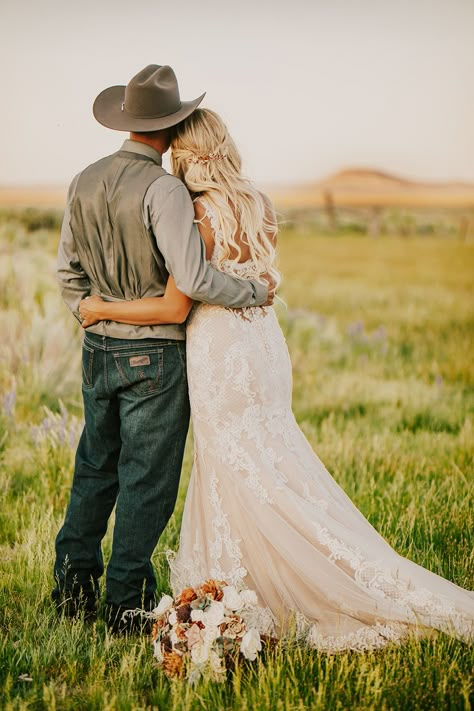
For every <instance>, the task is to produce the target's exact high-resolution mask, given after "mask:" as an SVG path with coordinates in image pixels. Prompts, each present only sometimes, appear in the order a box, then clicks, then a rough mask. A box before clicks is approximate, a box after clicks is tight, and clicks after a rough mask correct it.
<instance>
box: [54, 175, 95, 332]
mask: <svg viewBox="0 0 474 711" xmlns="http://www.w3.org/2000/svg"><path fill="white" fill-rule="evenodd" d="M78 178H79V176H76V177H75V178H74V180H73V181H72V183H71V185H70V187H69V191H68V197H67V204H66V209H65V211H64V218H63V222H62V226H61V239H60V241H59V247H58V259H57V269H56V278H57V281H58V284H59V289H60V291H61V295H62V297H63V299H64V301H65V302H66V304H67V306H68V307H69V309H70V310H71V311H72V313H73V314H74V316H75V317H76V318H77V320H78V321H79V322H80V320H81V319H80V315H79V303H80V301H81V300H82V299H83V298H84V297H85V296H88V295H89V293H90V281H89V277H88V276H87V274H86V272H85V271H84V269H83V267H82V265H81V263H80V262H79V257H78V254H77V250H76V244H75V241H74V235H73V234H72V231H71V226H70V221H71V202H72V199H73V196H74V191H75V188H76V184H77V180H78Z"/></svg>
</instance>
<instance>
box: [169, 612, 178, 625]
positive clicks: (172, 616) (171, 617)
mask: <svg viewBox="0 0 474 711" xmlns="http://www.w3.org/2000/svg"><path fill="white" fill-rule="evenodd" d="M177 621H178V615H177V614H176V610H173V611H172V612H170V615H169V617H168V622H169V623H170V625H175V624H176V623H177Z"/></svg>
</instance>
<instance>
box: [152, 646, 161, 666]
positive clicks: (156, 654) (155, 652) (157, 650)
mask: <svg viewBox="0 0 474 711" xmlns="http://www.w3.org/2000/svg"><path fill="white" fill-rule="evenodd" d="M153 656H154V657H155V658H156V659H157V660H158V663H159V664H161V662H162V661H163V649H162V648H161V642H158V640H155V641H154V642H153Z"/></svg>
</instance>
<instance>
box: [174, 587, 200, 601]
mask: <svg viewBox="0 0 474 711" xmlns="http://www.w3.org/2000/svg"><path fill="white" fill-rule="evenodd" d="M196 598H197V595H196V593H195V591H194V588H185V589H184V590H183V592H182V593H181V595H180V596H179V597H178V598H176V602H175V605H185V604H186V603H189V602H192V601H193V600H195V599H196Z"/></svg>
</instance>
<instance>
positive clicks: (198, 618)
mask: <svg viewBox="0 0 474 711" xmlns="http://www.w3.org/2000/svg"><path fill="white" fill-rule="evenodd" d="M191 619H192V621H193V622H204V612H203V610H192V611H191Z"/></svg>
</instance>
